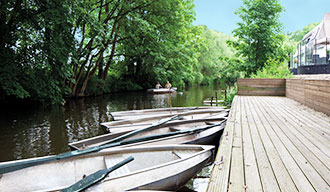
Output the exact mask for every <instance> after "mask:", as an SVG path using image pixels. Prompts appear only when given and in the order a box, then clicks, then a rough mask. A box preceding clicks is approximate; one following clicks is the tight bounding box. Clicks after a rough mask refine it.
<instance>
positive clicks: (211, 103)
mask: <svg viewBox="0 0 330 192" xmlns="http://www.w3.org/2000/svg"><path fill="white" fill-rule="evenodd" d="M212 104H213V96H212V97H211V106H212Z"/></svg>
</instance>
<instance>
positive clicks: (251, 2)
mask: <svg viewBox="0 0 330 192" xmlns="http://www.w3.org/2000/svg"><path fill="white" fill-rule="evenodd" d="M282 11H283V7H282V6H281V5H280V3H279V0H272V1H270V0H243V6H242V7H240V8H239V9H238V10H237V11H236V14H237V15H238V16H239V17H240V18H241V20H242V21H241V22H239V23H238V28H236V29H235V30H234V31H233V34H234V37H236V38H237V40H236V41H230V45H231V46H233V47H234V48H235V49H236V50H237V51H238V55H239V56H243V57H244V58H245V61H244V65H243V66H242V67H243V68H244V71H246V72H247V74H248V75H249V74H252V73H254V72H255V71H257V70H259V69H261V68H262V67H263V66H264V64H265V63H266V61H267V59H268V58H271V57H275V56H277V54H279V50H280V48H281V42H282V40H283V35H282V34H281V29H282V25H281V23H280V22H279V16H280V15H279V14H280V13H281V12H282Z"/></svg>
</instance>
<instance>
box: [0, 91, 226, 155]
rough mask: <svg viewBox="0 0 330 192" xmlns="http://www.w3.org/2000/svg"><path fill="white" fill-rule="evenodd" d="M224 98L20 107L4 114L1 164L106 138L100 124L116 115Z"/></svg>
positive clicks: (178, 96)
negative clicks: (130, 111)
mask: <svg viewBox="0 0 330 192" xmlns="http://www.w3.org/2000/svg"><path fill="white" fill-rule="evenodd" d="M215 92H217V93H218V95H219V94H220V89H219V88H216V87H197V88H189V89H187V90H184V91H183V92H181V93H180V92H179V93H175V94H171V95H169V94H166V95H150V94H146V93H144V92H134V93H132V92H130V93H116V94H111V95H105V96H100V97H93V98H84V99H79V100H70V101H68V102H67V103H66V104H65V105H64V106H53V107H42V106H28V107H27V106H20V107H19V108H18V107H9V108H8V107H6V108H2V109H1V110H0V115H1V117H0V146H1V150H0V161H8V160H15V159H25V158H30V157H37V156H44V155H50V154H58V153H61V152H65V151H68V150H69V148H68V147H67V145H68V143H70V142H73V141H78V140H81V139H85V138H89V137H93V136H96V135H100V134H102V133H103V132H102V129H101V128H100V126H99V124H100V123H101V122H106V121H109V120H110V113H111V112H114V111H123V110H133V109H150V108H159V107H170V106H172V107H181V106H201V105H202V104H203V100H205V99H206V98H210V97H211V96H214V95H215Z"/></svg>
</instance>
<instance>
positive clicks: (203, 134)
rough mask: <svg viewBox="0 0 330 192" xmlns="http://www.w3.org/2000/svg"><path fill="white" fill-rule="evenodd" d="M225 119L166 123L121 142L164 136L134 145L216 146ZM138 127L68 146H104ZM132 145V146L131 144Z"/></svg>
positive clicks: (79, 148) (78, 148)
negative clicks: (198, 129) (178, 132)
mask: <svg viewBox="0 0 330 192" xmlns="http://www.w3.org/2000/svg"><path fill="white" fill-rule="evenodd" d="M225 121H226V119H225V118H224V117H217V118H209V119H193V120H182V121H176V122H175V121H174V122H169V123H166V124H164V125H162V126H160V127H156V128H154V129H151V130H147V131H144V132H141V133H139V134H137V135H134V136H132V137H129V138H127V139H124V140H123V141H125V140H126V141H127V140H133V139H137V138H145V137H148V136H152V135H164V137H162V138H156V139H151V140H148V141H142V142H139V143H134V145H164V144H203V145H217V144H218V142H219V139H220V137H221V135H222V132H223V129H224V127H225ZM215 124H219V126H215V127H211V128H209V129H206V130H203V131H200V132H199V131H196V132H187V133H184V134H177V135H173V136H169V137H167V136H166V134H167V133H175V132H177V131H184V130H188V129H194V128H197V127H203V126H204V127H205V126H208V125H215ZM141 128H143V127H140V126H131V127H130V128H129V129H124V130H122V131H121V130H120V129H118V131H115V132H112V133H108V134H104V135H100V136H96V137H92V138H88V139H84V140H80V141H77V142H73V143H70V144H69V146H70V148H71V149H72V150H81V149H85V148H89V147H95V146H99V145H104V144H106V143H108V142H109V141H111V140H112V139H115V138H117V137H119V136H122V135H124V134H127V133H130V132H132V131H135V130H138V129H141ZM132 145H133V144H132ZM127 146H131V145H124V146H120V147H127Z"/></svg>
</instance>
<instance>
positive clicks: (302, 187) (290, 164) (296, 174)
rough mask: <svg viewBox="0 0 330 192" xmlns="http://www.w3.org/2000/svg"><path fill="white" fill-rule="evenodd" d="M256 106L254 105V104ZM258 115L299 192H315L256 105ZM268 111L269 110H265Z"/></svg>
mask: <svg viewBox="0 0 330 192" xmlns="http://www.w3.org/2000/svg"><path fill="white" fill-rule="evenodd" d="M254 105H256V103H254ZM255 107H256V109H257V113H258V115H260V116H259V117H260V119H261V120H262V121H263V123H264V124H266V125H267V126H268V127H267V130H266V131H267V134H268V135H269V137H270V138H271V140H272V142H273V143H276V145H275V148H276V150H277V152H278V153H279V154H280V156H281V159H282V161H283V163H284V165H285V167H286V168H287V170H288V172H289V173H290V175H291V178H292V179H293V181H294V183H295V185H296V186H297V188H298V190H299V191H302V192H303V191H315V190H314V188H313V187H312V186H311V185H310V183H309V181H308V180H307V178H306V177H305V175H304V173H303V172H302V171H301V169H300V168H299V166H298V165H297V163H296V162H295V160H294V159H293V157H292V156H291V155H290V153H289V152H288V150H287V148H286V146H285V144H283V143H282V142H281V139H280V138H279V137H278V136H277V134H276V131H275V130H274V127H275V126H276V124H274V122H273V121H272V119H271V117H269V115H268V114H267V113H268V112H267V111H265V109H264V106H260V105H256V106H255ZM267 109H269V108H267Z"/></svg>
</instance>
